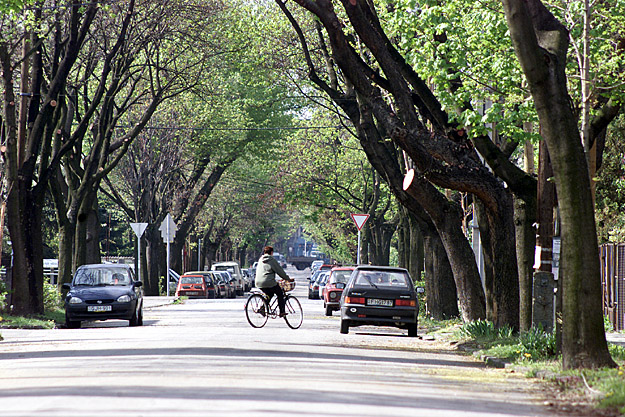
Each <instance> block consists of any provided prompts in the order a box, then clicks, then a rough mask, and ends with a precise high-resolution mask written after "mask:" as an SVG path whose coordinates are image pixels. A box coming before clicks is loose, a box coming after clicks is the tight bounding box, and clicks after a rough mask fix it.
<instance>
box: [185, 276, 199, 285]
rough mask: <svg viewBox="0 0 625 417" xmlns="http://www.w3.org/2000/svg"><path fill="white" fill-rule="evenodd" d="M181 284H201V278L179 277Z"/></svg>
mask: <svg viewBox="0 0 625 417" xmlns="http://www.w3.org/2000/svg"><path fill="white" fill-rule="evenodd" d="M180 282H181V283H182V284H201V283H202V277H180Z"/></svg>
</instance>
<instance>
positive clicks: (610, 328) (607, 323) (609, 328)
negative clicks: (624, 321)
mask: <svg viewBox="0 0 625 417" xmlns="http://www.w3.org/2000/svg"><path fill="white" fill-rule="evenodd" d="M603 327H605V331H606V333H612V332H613V331H614V326H613V325H612V322H611V321H610V319H609V318H608V316H603Z"/></svg>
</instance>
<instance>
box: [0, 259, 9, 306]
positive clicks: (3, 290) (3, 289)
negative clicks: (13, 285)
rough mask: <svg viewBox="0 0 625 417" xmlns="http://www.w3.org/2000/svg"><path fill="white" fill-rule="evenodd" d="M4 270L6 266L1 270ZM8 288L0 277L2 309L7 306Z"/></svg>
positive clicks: (0, 302) (0, 303) (0, 304)
mask: <svg viewBox="0 0 625 417" xmlns="http://www.w3.org/2000/svg"><path fill="white" fill-rule="evenodd" d="M2 270H4V267H2V268H1V269H0V271H2ZM7 295H8V290H7V286H6V283H5V282H4V281H3V280H1V279H0V311H4V310H5V309H6V307H7Z"/></svg>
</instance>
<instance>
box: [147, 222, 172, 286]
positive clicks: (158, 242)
mask: <svg viewBox="0 0 625 417" xmlns="http://www.w3.org/2000/svg"><path fill="white" fill-rule="evenodd" d="M144 240H145V252H143V251H142V252H141V253H145V262H146V265H145V268H144V269H143V270H144V271H146V272H147V278H146V280H145V281H144V282H143V285H144V290H145V294H146V295H161V294H160V288H159V280H160V277H165V276H166V275H165V269H166V268H167V267H166V259H165V256H166V253H165V252H166V251H165V244H164V243H163V239H162V238H161V234H160V232H159V230H158V226H157V225H150V226H148V228H147V229H146V230H145V232H144ZM165 293H167V288H165Z"/></svg>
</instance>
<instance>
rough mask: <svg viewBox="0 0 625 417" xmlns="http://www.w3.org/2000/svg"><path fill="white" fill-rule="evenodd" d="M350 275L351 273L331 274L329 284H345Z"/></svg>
mask: <svg viewBox="0 0 625 417" xmlns="http://www.w3.org/2000/svg"><path fill="white" fill-rule="evenodd" d="M351 275H352V271H334V272H332V278H331V279H330V282H332V283H335V282H347V280H348V279H349V277H350V276H351Z"/></svg>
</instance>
